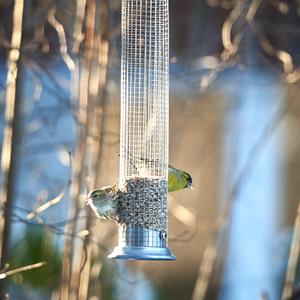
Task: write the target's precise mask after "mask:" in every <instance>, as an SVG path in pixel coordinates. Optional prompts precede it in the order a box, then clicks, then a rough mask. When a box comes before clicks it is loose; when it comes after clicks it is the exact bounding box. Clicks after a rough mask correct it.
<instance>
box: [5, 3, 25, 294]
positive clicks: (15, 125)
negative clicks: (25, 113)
mask: <svg viewBox="0 0 300 300" xmlns="http://www.w3.org/2000/svg"><path fill="white" fill-rule="evenodd" d="M23 10H24V0H16V1H15V4H14V9H13V29H12V38H11V46H12V48H11V50H10V52H9V64H8V73H7V89H6V110H5V121H6V127H5V130H4V138H3V145H2V156H1V171H2V174H3V186H2V189H1V194H0V200H1V204H2V205H4V214H3V215H1V217H0V231H1V232H0V247H1V253H0V256H1V264H0V268H2V269H3V268H4V266H5V264H6V260H7V256H8V247H9V239H10V227H11V224H10V221H11V210H12V202H13V199H14V197H13V192H14V188H15V177H16V161H17V144H18V134H20V132H19V129H20V128H19V122H20V120H19V119H20V115H19V108H20V99H18V93H19V92H20V91H19V88H20V85H19V83H20V78H19V74H18V71H19V63H20V48H21V40H22V24H23ZM0 289H1V290H0V293H1V295H0V297H1V298H2V299H4V298H5V293H6V291H5V287H4V286H3V284H1V286H0Z"/></svg>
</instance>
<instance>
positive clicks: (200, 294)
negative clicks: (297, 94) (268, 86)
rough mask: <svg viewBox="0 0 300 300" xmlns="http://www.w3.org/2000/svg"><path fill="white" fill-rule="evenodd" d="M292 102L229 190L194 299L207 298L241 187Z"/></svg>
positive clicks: (281, 110) (258, 143) (255, 147)
mask: <svg viewBox="0 0 300 300" xmlns="http://www.w3.org/2000/svg"><path fill="white" fill-rule="evenodd" d="M290 102H291V101H286V102H285V103H284V104H282V105H281V104H280V107H279V109H278V110H277V112H276V113H275V115H274V116H273V117H272V118H271V120H270V121H269V122H268V123H267V125H266V126H265V127H264V128H263V130H262V132H261V133H260V135H259V138H258V139H257V141H256V143H255V144H254V145H253V146H252V148H251V149H250V151H249V154H248V156H247V159H246V162H245V164H244V166H243V167H242V168H241V170H240V172H239V174H238V176H237V179H236V181H235V182H234V184H233V186H232V187H231V189H230V191H229V194H228V197H227V201H226V203H225V207H224V209H223V211H222V213H221V214H220V215H219V216H218V218H217V225H218V227H217V232H216V233H215V234H214V235H213V236H212V237H211V238H210V240H209V242H208V243H207V246H206V247H205V250H204V253H203V255H202V259H201V262H200V265H199V271H198V276H197V280H196V283H195V287H194V291H193V297H192V300H202V299H204V298H205V295H206V292H207V289H208V285H209V282H210V280H211V276H212V271H213V268H214V265H215V262H216V259H217V255H218V250H219V249H220V248H221V247H220V246H221V244H222V238H224V236H225V231H226V230H227V229H228V225H229V219H230V213H231V209H232V207H233V204H234V202H235V199H236V196H237V194H238V192H239V189H240V187H241V186H242V184H243V183H244V181H245V180H246V178H247V175H248V173H249V170H250V169H251V168H252V166H253V165H254V164H255V160H256V159H257V157H258V156H259V154H260V153H261V152H262V150H263V149H264V146H265V145H266V144H267V142H268V141H269V139H270V138H271V137H272V134H273V133H274V132H275V130H276V129H277V128H278V126H279V124H280V123H281V120H282V119H283V117H284V116H285V114H286V112H287V110H288V108H289V106H290Z"/></svg>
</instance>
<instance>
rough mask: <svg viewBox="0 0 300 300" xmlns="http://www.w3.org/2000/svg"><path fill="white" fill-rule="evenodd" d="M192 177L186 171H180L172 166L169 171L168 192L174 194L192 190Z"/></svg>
mask: <svg viewBox="0 0 300 300" xmlns="http://www.w3.org/2000/svg"><path fill="white" fill-rule="evenodd" d="M192 183H193V181H192V177H191V175H190V174H188V173H187V172H185V171H181V170H178V169H176V168H174V167H172V166H171V165H169V169H168V191H169V192H174V191H178V190H182V189H186V188H188V189H191V188H192Z"/></svg>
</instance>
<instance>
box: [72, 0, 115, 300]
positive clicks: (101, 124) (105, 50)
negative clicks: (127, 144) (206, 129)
mask: <svg viewBox="0 0 300 300" xmlns="http://www.w3.org/2000/svg"><path fill="white" fill-rule="evenodd" d="M100 14H102V15H101V16H102V19H100V20H101V22H102V26H101V29H102V31H101V32H100V33H98V34H96V35H95V49H97V50H98V51H96V52H98V54H96V55H94V57H93V59H94V61H95V62H97V65H96V68H95V69H94V72H91V77H90V97H91V98H92V99H93V100H94V102H93V103H94V106H93V107H91V111H90V116H91V127H90V131H91V133H92V135H93V136H98V137H99V139H93V140H92V141H91V143H90V149H91V155H90V156H91V157H90V160H89V170H90V171H91V172H90V173H91V174H90V182H89V187H90V188H95V187H96V185H97V184H99V178H100V174H101V173H100V172H101V171H102V163H103V152H104V145H105V143H104V137H105V132H106V130H105V129H106V128H105V126H106V122H107V114H106V103H107V90H106V84H107V76H108V65H109V50H110V44H109V18H110V16H109V14H110V4H109V1H107V0H105V1H104V2H103V3H102V5H100ZM101 16H99V18H101ZM92 82H93V85H92ZM94 85H95V86H96V87H97V89H95V87H94ZM87 216H88V218H87V222H86V224H85V225H86V227H85V228H86V230H88V231H89V232H90V235H87V236H86V237H85V239H84V244H83V247H82V249H81V255H80V257H81V261H82V267H81V269H80V272H79V279H78V282H79V289H78V294H77V297H78V299H82V300H84V299H86V298H87V297H88V289H89V284H90V280H95V277H92V278H91V279H90V276H91V275H92V274H91V266H92V243H91V238H92V233H93V231H92V228H93V226H94V223H95V219H94V218H93V217H92V216H93V212H92V211H91V209H89V208H88V211H87ZM93 274H97V273H93Z"/></svg>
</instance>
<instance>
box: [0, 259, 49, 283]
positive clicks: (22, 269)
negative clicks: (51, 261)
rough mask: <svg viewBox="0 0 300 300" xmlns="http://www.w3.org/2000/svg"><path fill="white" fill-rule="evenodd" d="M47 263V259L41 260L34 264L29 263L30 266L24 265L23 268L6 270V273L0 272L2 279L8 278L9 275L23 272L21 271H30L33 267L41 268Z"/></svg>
mask: <svg viewBox="0 0 300 300" xmlns="http://www.w3.org/2000/svg"><path fill="white" fill-rule="evenodd" d="M46 264H47V263H46V262H45V261H42V262H39V263H35V264H32V265H28V266H24V267H21V268H17V269H14V270H10V271H6V272H4V273H0V280H1V279H4V278H6V277H7V276H11V275H14V274H17V273H21V272H25V271H29V270H33V269H37V268H41V267H43V266H45V265H46Z"/></svg>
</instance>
